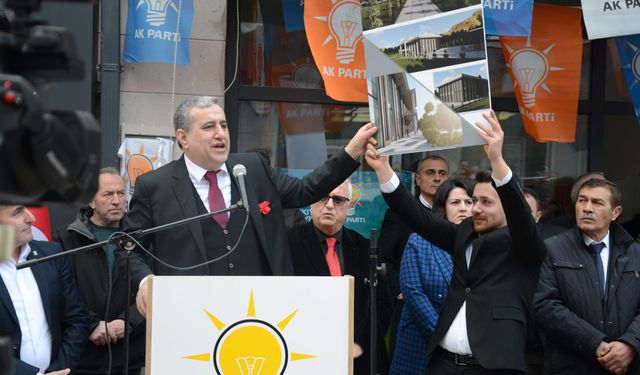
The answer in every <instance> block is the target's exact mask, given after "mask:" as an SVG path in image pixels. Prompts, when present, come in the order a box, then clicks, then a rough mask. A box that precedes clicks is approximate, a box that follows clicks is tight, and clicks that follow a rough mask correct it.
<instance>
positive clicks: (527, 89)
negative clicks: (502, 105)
mask: <svg viewBox="0 0 640 375" xmlns="http://www.w3.org/2000/svg"><path fill="white" fill-rule="evenodd" d="M500 43H501V44H502V52H503V53H504V58H505V61H506V62H507V66H508V67H509V74H510V75H511V81H512V82H513V85H514V88H515V93H516V98H517V100H518V107H519V108H520V113H521V114H522V121H523V123H524V128H525V131H526V132H527V133H528V134H529V135H531V136H532V137H533V138H535V140H536V141H538V142H549V141H553V142H574V141H575V137H576V120H577V111H578V96H579V92H580V69H581V65H582V24H581V14H580V10H579V9H577V8H570V7H561V6H552V5H538V4H536V5H534V7H533V21H532V25H531V36H530V37H529V38H527V37H500Z"/></svg>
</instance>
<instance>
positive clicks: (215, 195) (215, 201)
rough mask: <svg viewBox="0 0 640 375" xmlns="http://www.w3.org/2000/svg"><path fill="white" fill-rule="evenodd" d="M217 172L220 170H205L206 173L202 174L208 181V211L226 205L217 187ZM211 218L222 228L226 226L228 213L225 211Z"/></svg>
mask: <svg viewBox="0 0 640 375" xmlns="http://www.w3.org/2000/svg"><path fill="white" fill-rule="evenodd" d="M218 172H220V170H217V171H207V173H205V174H204V178H206V179H207V181H209V211H217V210H222V209H224V208H226V207H227V205H226V204H225V203H224V197H223V196H222V191H220V188H219V187H218V177H217V176H216V175H217V174H218ZM213 219H214V220H215V221H216V222H218V225H220V226H221V227H222V228H226V227H227V223H228V222H229V214H228V213H227V212H225V213H223V214H219V215H216V216H214V217H213Z"/></svg>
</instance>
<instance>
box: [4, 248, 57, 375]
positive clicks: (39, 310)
mask: <svg viewBox="0 0 640 375" xmlns="http://www.w3.org/2000/svg"><path fill="white" fill-rule="evenodd" d="M29 253H31V247H30V246H29V244H28V243H27V244H24V245H22V248H21V250H20V256H19V258H18V263H21V262H24V261H26V260H27V256H28V255H29ZM0 276H1V277H2V280H3V281H4V284H5V286H6V287H7V290H8V291H9V296H11V302H12V303H13V308H14V309H15V311H16V315H17V316H18V324H19V325H20V333H21V336H22V341H21V342H20V360H22V361H23V362H26V363H28V364H30V365H32V366H35V367H37V368H39V369H40V373H44V371H45V370H46V369H47V368H48V367H49V362H50V361H51V331H50V330H49V325H48V324H47V317H46V315H45V313H44V306H43V305H42V298H41V297H40V289H39V288H38V283H37V282H36V279H35V277H34V276H33V272H32V271H31V268H24V269H21V270H17V269H16V261H15V260H14V259H13V258H11V259H9V260H7V261H4V262H2V263H0Z"/></svg>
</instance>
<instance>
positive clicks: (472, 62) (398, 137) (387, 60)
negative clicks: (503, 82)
mask: <svg viewBox="0 0 640 375" xmlns="http://www.w3.org/2000/svg"><path fill="white" fill-rule="evenodd" d="M363 36H364V40H365V41H364V42H365V54H366V60H367V74H368V94H369V106H370V114H371V120H372V122H373V123H375V124H376V125H377V126H378V127H379V129H380V131H379V132H378V142H379V145H380V146H381V148H380V150H379V151H380V152H381V153H382V154H386V155H393V154H403V153H412V152H423V151H430V150H438V149H446V148H453V147H463V146H472V145H478V144H483V143H484V141H483V140H482V138H481V137H480V136H479V135H478V130H477V127H476V125H475V124H476V122H477V121H480V122H484V120H483V119H482V112H485V111H486V110H488V109H489V108H491V103H490V97H489V93H490V90H489V77H488V66H487V59H486V46H485V34H484V28H483V18H482V7H481V6H480V5H475V6H471V7H467V8H462V9H455V10H452V11H449V12H445V13H435V14H432V15H429V16H425V17H422V18H418V19H413V20H410V21H408V22H404V23H395V24H392V25H389V26H384V27H379V28H375V29H369V30H368V31H365V32H364V33H363Z"/></svg>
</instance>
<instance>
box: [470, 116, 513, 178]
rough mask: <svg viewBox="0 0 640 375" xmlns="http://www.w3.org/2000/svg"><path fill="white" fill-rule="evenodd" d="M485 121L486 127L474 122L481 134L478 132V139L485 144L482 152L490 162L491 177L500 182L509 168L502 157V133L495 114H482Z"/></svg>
mask: <svg viewBox="0 0 640 375" xmlns="http://www.w3.org/2000/svg"><path fill="white" fill-rule="evenodd" d="M482 117H484V119H485V120H487V123H488V124H489V125H488V126H487V125H485V124H482V123H481V122H476V126H477V127H479V128H480V129H481V130H482V132H478V134H479V135H480V137H481V138H482V139H484V141H485V142H487V144H486V145H485V146H484V152H485V153H486V154H487V158H488V159H489V161H490V162H491V169H492V170H493V176H494V177H495V178H497V179H498V180H502V179H503V178H504V177H505V176H506V175H507V173H509V166H508V165H507V163H506V162H505V161H504V159H503V157H502V144H503V142H504V132H503V131H502V127H501V126H500V123H499V122H498V117H496V114H495V112H493V111H489V112H486V113H483V114H482Z"/></svg>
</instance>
